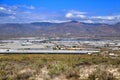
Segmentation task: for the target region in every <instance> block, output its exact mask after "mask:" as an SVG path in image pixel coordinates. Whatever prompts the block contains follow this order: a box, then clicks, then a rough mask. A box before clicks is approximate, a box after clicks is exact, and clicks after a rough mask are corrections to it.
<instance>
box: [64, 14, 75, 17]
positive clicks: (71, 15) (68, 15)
mask: <svg viewBox="0 0 120 80" xmlns="http://www.w3.org/2000/svg"><path fill="white" fill-rule="evenodd" d="M65 17H66V18H73V17H74V16H73V14H72V13H67V14H66V15H65Z"/></svg>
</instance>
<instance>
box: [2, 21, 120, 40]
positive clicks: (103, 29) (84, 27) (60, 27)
mask: <svg viewBox="0 0 120 80" xmlns="http://www.w3.org/2000/svg"><path fill="white" fill-rule="evenodd" d="M24 36H38V37H40V36H46V37H83V36H84V37H88V36H120V23H117V24H114V25H108V24H90V23H80V22H77V21H71V22H65V23H49V22H34V23H25V24H23V23H22V24H18V23H14V24H11V23H9V24H8V23H7V24H0V38H2V37H24Z"/></svg>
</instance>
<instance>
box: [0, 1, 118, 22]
mask: <svg viewBox="0 0 120 80" xmlns="http://www.w3.org/2000/svg"><path fill="white" fill-rule="evenodd" d="M71 20H75V21H79V22H85V23H110V24H112V23H117V22H120V0H0V23H30V22H56V23H61V22H67V21H71Z"/></svg>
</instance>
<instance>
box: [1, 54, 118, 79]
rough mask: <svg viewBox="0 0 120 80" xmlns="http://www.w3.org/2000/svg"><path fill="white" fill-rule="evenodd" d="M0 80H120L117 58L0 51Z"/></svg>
mask: <svg viewBox="0 0 120 80" xmlns="http://www.w3.org/2000/svg"><path fill="white" fill-rule="evenodd" d="M0 80H120V57H117V58H115V59H114V58H110V57H102V56H100V55H97V56H96V55H77V54H76V55H72V54H4V55H3V54H1V55H0Z"/></svg>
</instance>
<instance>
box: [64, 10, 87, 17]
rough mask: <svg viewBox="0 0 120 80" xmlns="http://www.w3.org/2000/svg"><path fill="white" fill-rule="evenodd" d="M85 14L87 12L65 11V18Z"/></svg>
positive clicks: (83, 15)
mask: <svg viewBox="0 0 120 80" xmlns="http://www.w3.org/2000/svg"><path fill="white" fill-rule="evenodd" d="M85 14H87V13H86V12H80V11H75V10H71V11H69V12H68V13H66V15H65V17H66V18H85V17H86V16H85Z"/></svg>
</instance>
